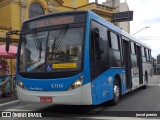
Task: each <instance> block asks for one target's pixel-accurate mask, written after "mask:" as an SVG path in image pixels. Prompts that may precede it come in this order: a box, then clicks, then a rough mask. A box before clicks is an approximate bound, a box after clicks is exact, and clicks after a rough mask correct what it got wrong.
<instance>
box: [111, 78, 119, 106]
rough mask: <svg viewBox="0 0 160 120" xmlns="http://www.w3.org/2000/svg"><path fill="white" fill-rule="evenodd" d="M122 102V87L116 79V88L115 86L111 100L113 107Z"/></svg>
mask: <svg viewBox="0 0 160 120" xmlns="http://www.w3.org/2000/svg"><path fill="white" fill-rule="evenodd" d="M119 100H120V85H119V83H118V79H117V78H115V79H114V86H113V99H112V100H111V104H112V105H117V104H118V102H119Z"/></svg>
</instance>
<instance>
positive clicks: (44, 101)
mask: <svg viewBox="0 0 160 120" xmlns="http://www.w3.org/2000/svg"><path fill="white" fill-rule="evenodd" d="M52 101H53V99H52V97H40V102H43V103H50V102H52Z"/></svg>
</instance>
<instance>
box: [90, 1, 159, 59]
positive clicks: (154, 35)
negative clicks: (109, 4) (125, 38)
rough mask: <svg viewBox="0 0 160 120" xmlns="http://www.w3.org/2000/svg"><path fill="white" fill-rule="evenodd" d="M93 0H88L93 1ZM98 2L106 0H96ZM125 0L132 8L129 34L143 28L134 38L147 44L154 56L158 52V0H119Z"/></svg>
mask: <svg viewBox="0 0 160 120" xmlns="http://www.w3.org/2000/svg"><path fill="white" fill-rule="evenodd" d="M94 1H95V0H90V2H94ZM98 1H99V3H101V2H105V1H106V0H98ZM124 1H126V2H127V3H128V6H129V9H130V10H133V21H131V22H130V34H131V35H133V34H134V33H136V32H137V31H139V30H141V29H143V28H145V27H149V28H145V29H143V30H142V31H140V32H138V33H137V34H135V35H134V37H135V38H137V39H138V40H141V41H142V42H144V43H146V44H148V45H149V46H150V47H151V49H152V56H153V57H154V58H156V57H157V55H158V54H160V12H159V10H160V6H159V5H160V0H121V2H124Z"/></svg>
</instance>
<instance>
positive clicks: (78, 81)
mask: <svg viewBox="0 0 160 120" xmlns="http://www.w3.org/2000/svg"><path fill="white" fill-rule="evenodd" d="M82 81H83V76H81V77H80V78H79V79H78V80H77V81H75V82H74V83H73V84H72V85H71V86H70V87H69V88H68V90H73V89H76V88H78V87H80V86H82Z"/></svg>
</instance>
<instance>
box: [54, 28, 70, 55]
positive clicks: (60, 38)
mask: <svg viewBox="0 0 160 120" xmlns="http://www.w3.org/2000/svg"><path fill="white" fill-rule="evenodd" d="M68 29H69V25H65V27H64V29H62V30H61V31H60V32H59V34H58V35H57V37H55V40H54V42H53V45H52V56H51V58H53V54H54V51H55V50H57V49H58V48H59V46H60V44H61V42H62V41H63V39H64V37H65V35H66V33H67V31H68Z"/></svg>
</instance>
